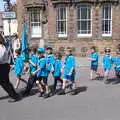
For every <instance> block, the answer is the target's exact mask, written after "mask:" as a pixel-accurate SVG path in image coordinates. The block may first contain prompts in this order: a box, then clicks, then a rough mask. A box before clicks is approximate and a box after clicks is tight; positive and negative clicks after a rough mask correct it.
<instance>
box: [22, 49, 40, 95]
mask: <svg viewBox="0 0 120 120" xmlns="http://www.w3.org/2000/svg"><path fill="white" fill-rule="evenodd" d="M36 51H37V50H36V48H32V49H31V51H30V59H29V67H30V76H29V79H28V84H27V87H26V90H25V93H24V95H25V96H28V95H29V94H30V91H31V89H32V87H33V85H34V83H35V82H36V79H37V76H36V75H34V76H33V75H32V73H33V72H35V71H36V70H37V64H38V56H37V54H36Z"/></svg>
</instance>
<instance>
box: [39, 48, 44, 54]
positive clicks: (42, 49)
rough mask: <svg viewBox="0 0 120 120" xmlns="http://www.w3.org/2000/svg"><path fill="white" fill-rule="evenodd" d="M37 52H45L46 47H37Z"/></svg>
mask: <svg viewBox="0 0 120 120" xmlns="http://www.w3.org/2000/svg"><path fill="white" fill-rule="evenodd" d="M37 52H41V53H44V52H45V49H44V48H38V49H37Z"/></svg>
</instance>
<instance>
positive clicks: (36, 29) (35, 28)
mask: <svg viewBox="0 0 120 120" xmlns="http://www.w3.org/2000/svg"><path fill="white" fill-rule="evenodd" d="M30 14H31V15H30V17H31V37H41V36H42V35H41V34H42V28H41V20H40V19H41V15H40V9H35V8H33V9H31V12H30Z"/></svg>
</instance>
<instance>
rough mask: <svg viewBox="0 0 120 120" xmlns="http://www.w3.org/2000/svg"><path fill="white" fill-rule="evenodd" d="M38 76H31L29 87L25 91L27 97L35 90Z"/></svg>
mask: <svg viewBox="0 0 120 120" xmlns="http://www.w3.org/2000/svg"><path fill="white" fill-rule="evenodd" d="M36 79H37V76H36V75H30V77H29V80H28V83H27V87H26V90H25V93H24V94H25V95H29V94H30V91H31V89H32V88H33V85H34V83H35V82H36Z"/></svg>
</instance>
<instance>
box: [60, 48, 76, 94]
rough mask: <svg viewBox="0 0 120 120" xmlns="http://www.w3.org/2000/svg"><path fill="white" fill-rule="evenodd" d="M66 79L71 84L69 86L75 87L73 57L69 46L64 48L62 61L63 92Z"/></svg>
mask: <svg viewBox="0 0 120 120" xmlns="http://www.w3.org/2000/svg"><path fill="white" fill-rule="evenodd" d="M67 81H68V82H69V83H70V84H71V88H72V89H73V88H76V82H75V57H74V56H73V55H72V50H71V48H70V47H68V48H67V49H66V58H65V63H64V79H63V87H62V89H63V93H64V92H65V87H66V83H67Z"/></svg>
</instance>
